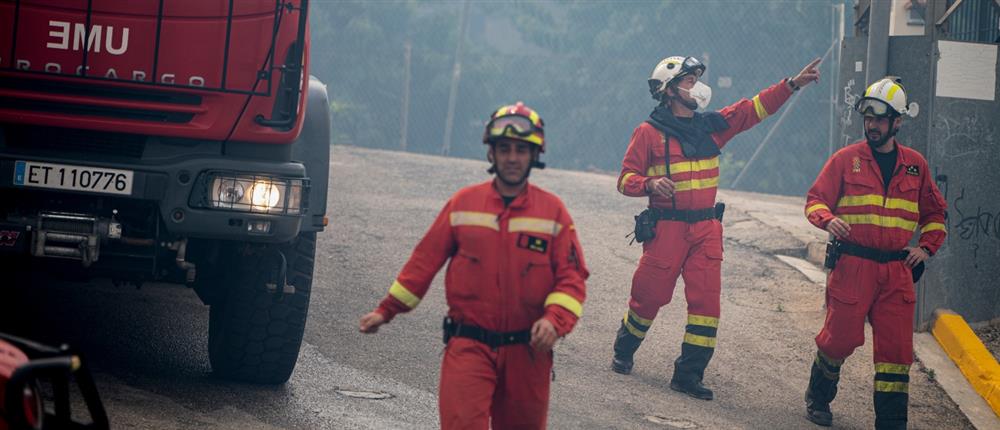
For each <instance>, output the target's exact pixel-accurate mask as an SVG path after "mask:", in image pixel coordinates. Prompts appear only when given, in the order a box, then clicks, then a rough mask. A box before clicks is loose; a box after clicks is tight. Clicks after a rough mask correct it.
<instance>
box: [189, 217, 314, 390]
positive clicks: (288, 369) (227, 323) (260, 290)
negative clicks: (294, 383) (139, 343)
mask: <svg viewBox="0 0 1000 430" xmlns="http://www.w3.org/2000/svg"><path fill="white" fill-rule="evenodd" d="M275 249H277V250H280V251H281V253H282V254H284V256H285V259H286V267H287V274H286V276H287V280H288V284H289V285H291V286H294V288H295V292H294V293H282V292H281V291H280V289H281V287H280V286H279V287H278V289H279V291H278V292H274V291H269V290H268V288H267V284H268V283H271V282H273V280H274V279H275V273H277V269H276V266H277V265H278V264H277V262H276V261H275V260H276V259H275V258H274V256H276V255H277V253H275V252H270V251H273V250H275ZM315 255H316V233H314V232H303V233H301V234H299V236H298V237H297V238H296V239H295V240H293V241H292V242H290V243H287V244H284V245H273V246H271V247H263V248H254V249H253V250H252V251H248V252H236V253H233V254H231V257H232V260H231V261H230V262H229V264H227V265H225V266H223V267H225V268H224V269H222V270H227V272H228V273H229V275H227V276H221V277H220V279H221V280H222V281H223V283H224V284H225V285H221V286H222V287H224V289H225V299H224V300H222V301H221V302H220V303H217V304H214V305H212V306H211V308H210V311H209V326H208V357H209V361H210V362H211V364H212V371H213V372H215V373H216V374H217V375H219V376H221V377H223V378H227V379H233V380H238V381H243V382H251V383H257V384H282V383H284V382H286V381H288V378H289V377H290V376H291V375H292V370H293V369H294V368H295V361H296V360H297V359H298V356H299V347H300V346H301V345H302V335H303V333H304V332H305V327H306V315H307V313H308V311H309V293H310V290H311V288H312V276H313V264H314V257H315Z"/></svg>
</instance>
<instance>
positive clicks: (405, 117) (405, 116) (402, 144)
mask: <svg viewBox="0 0 1000 430" xmlns="http://www.w3.org/2000/svg"><path fill="white" fill-rule="evenodd" d="M412 51H413V42H411V41H410V40H409V39H407V40H406V44H405V45H403V102H402V105H401V106H400V113H399V149H401V150H403V151H406V135H407V134H408V132H409V128H410V125H409V123H410V56H411V55H412Z"/></svg>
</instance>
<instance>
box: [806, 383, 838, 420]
mask: <svg viewBox="0 0 1000 430" xmlns="http://www.w3.org/2000/svg"><path fill="white" fill-rule="evenodd" d="M806 419H808V420H809V421H812V422H813V423H814V424H816V425H820V426H823V427H830V426H831V425H833V412H830V404H829V403H821V402H817V401H815V400H813V399H810V398H809V393H808V392H806Z"/></svg>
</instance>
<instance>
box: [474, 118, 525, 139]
mask: <svg viewBox="0 0 1000 430" xmlns="http://www.w3.org/2000/svg"><path fill="white" fill-rule="evenodd" d="M534 131H535V125H534V124H532V123H531V120H530V119H528V118H525V117H523V116H519V115H509V116H503V117H500V118H497V119H494V120H493V121H490V124H489V126H487V127H486V134H487V135H488V136H489V137H491V138H498V137H527V136H529V135H531V133H533V132H534Z"/></svg>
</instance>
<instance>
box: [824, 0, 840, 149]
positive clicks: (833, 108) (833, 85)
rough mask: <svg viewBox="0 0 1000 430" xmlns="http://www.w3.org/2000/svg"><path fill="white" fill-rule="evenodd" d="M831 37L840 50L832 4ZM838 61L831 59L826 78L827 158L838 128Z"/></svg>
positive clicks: (834, 11) (835, 48)
mask: <svg viewBox="0 0 1000 430" xmlns="http://www.w3.org/2000/svg"><path fill="white" fill-rule="evenodd" d="M830 38H832V39H833V42H831V44H832V45H833V49H834V50H835V51H840V47H839V46H837V45H838V41H837V5H830ZM836 56H837V54H833V57H834V58H836ZM836 63H837V62H836V61H831V62H830V63H829V64H830V77H828V78H827V79H826V80H827V81H828V82H829V83H830V134H829V136H827V141H826V149H827V151H826V152H827V153H826V157H827V158H830V155H833V140H834V132H833V130H834V129H835V128H836V127H835V125H836V123H837V105H838V104H837V79H836V75H837V72H838V71H839V70H840V69H839V68H838V67H837V64H836Z"/></svg>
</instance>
